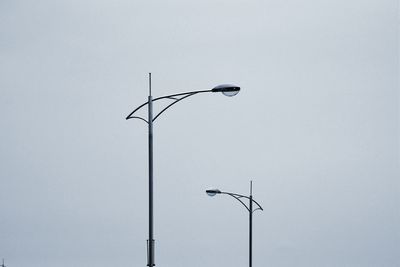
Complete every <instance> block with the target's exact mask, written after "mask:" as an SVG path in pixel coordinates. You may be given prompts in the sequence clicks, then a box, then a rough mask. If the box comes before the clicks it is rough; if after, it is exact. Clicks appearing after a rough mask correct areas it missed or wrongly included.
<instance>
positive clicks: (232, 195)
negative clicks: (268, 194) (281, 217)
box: [221, 192, 264, 212]
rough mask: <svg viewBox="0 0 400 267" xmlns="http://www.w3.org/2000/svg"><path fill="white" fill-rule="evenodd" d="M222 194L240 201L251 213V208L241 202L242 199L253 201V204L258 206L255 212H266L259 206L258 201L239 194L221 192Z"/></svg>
mask: <svg viewBox="0 0 400 267" xmlns="http://www.w3.org/2000/svg"><path fill="white" fill-rule="evenodd" d="M221 194H226V195H229V196H231V197H233V198H235V199H236V200H238V201H239V202H240V203H241V204H242V205H243V206H244V207H245V208H246V209H247V210H248V211H249V212H251V211H250V208H249V207H248V206H247V205H246V204H245V203H244V202H243V201H242V200H241V198H246V199H248V200H251V201H252V202H253V203H255V204H256V205H257V208H256V209H254V210H253V212H255V211H256V210H262V211H263V210H264V209H263V208H262V207H261V205H260V204H258V202H257V201H255V200H254V199H253V198H250V197H248V196H244V195H239V194H235V193H229V192H221Z"/></svg>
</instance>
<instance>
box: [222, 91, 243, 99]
mask: <svg viewBox="0 0 400 267" xmlns="http://www.w3.org/2000/svg"><path fill="white" fill-rule="evenodd" d="M222 93H223V94H224V95H225V96H229V97H232V96H235V95H237V94H238V93H239V90H237V91H222Z"/></svg>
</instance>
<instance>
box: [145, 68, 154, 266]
mask: <svg viewBox="0 0 400 267" xmlns="http://www.w3.org/2000/svg"><path fill="white" fill-rule="evenodd" d="M148 101H149V104H148V107H149V117H148V122H149V240H148V244H149V248H148V255H147V257H148V258H147V261H148V262H147V266H149V267H153V266H154V265H155V264H154V238H153V235H154V232H153V230H154V229H153V227H154V216H153V98H152V96H151V73H149V100H148Z"/></svg>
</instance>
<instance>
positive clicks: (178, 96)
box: [126, 89, 214, 123]
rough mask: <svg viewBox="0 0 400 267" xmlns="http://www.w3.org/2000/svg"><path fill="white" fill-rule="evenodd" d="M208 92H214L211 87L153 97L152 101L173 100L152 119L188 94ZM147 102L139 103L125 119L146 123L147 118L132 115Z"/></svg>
mask: <svg viewBox="0 0 400 267" xmlns="http://www.w3.org/2000/svg"><path fill="white" fill-rule="evenodd" d="M210 92H214V90H213V89H211V90H200V91H192V92H186V93H179V94H173V95H166V96H160V97H157V98H154V99H153V100H152V101H153V102H154V101H157V100H161V99H172V100H174V102H172V103H171V104H169V105H168V106H166V107H165V108H164V109H163V110H161V111H160V112H159V113H158V114H157V115H156V116H154V119H153V121H155V120H156V119H157V118H158V117H159V116H160V115H161V114H162V113H163V112H164V111H166V110H167V109H168V108H170V107H171V106H173V105H174V104H176V103H178V102H179V101H181V100H183V99H185V98H188V97H189V96H192V95H196V94H199V93H210ZM148 104H149V101H147V102H145V103H143V104H141V105H140V106H138V107H137V108H136V109H135V110H134V111H132V112H131V113H130V114H129V115H128V116H127V117H126V120H129V119H141V120H144V121H145V122H147V123H148V121H147V120H145V119H143V118H142V117H137V116H132V115H133V114H134V113H135V112H136V111H138V110H139V109H141V108H142V107H144V106H146V105H148Z"/></svg>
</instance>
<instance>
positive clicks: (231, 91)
mask: <svg viewBox="0 0 400 267" xmlns="http://www.w3.org/2000/svg"><path fill="white" fill-rule="evenodd" d="M239 91H240V87H239V86H236V85H232V84H222V85H218V86H216V87H214V88H213V89H208V90H200V91H191V92H186V93H179V94H173V95H167V96H161V97H157V98H154V99H153V97H152V95H151V73H149V96H148V101H147V102H145V103H143V104H142V105H140V106H138V107H137V108H136V109H135V110H134V111H132V112H131V113H130V114H129V115H128V116H127V117H126V119H127V120H129V119H139V120H142V121H144V122H146V123H147V124H148V127H149V131H148V140H149V239H148V240H147V266H149V267H153V266H154V265H155V263H154V241H155V240H154V231H153V229H154V216H153V122H154V121H155V120H156V119H157V118H158V117H159V116H160V115H161V114H162V113H164V111H166V110H167V109H168V108H170V107H171V106H173V105H174V104H176V103H178V102H179V101H181V100H183V99H185V98H188V97H190V96H193V95H196V94H200V93H210V92H211V93H216V92H221V93H223V94H224V95H226V96H234V95H236V94H237V93H239ZM161 99H169V100H172V101H173V102H172V103H170V104H169V105H167V106H166V107H165V108H164V109H162V110H161V111H160V112H159V113H158V114H157V115H155V116H153V102H155V101H158V100H161ZM146 105H147V107H148V117H147V120H146V119H145V118H142V117H140V116H134V114H135V112H136V111H138V110H139V109H141V108H142V107H144V106H146Z"/></svg>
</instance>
